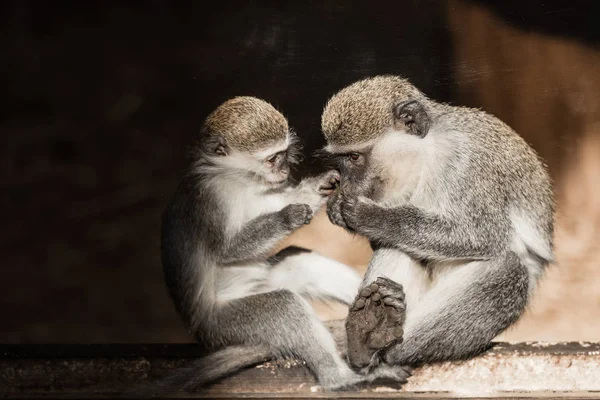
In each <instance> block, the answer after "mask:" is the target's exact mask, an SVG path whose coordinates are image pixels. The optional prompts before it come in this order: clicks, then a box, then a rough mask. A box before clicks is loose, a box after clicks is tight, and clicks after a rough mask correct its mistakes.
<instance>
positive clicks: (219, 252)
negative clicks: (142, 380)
mask: <svg viewBox="0 0 600 400" xmlns="http://www.w3.org/2000/svg"><path fill="white" fill-rule="evenodd" d="M298 155H299V147H298V140H297V137H296V136H295V134H293V133H292V132H291V131H290V129H289V128H288V123H287V120H286V119H285V117H284V116H283V115H282V114H281V113H279V112H278V111H277V110H276V109H275V108H274V107H273V106H271V105H270V104H268V103H266V102H265V101H263V100H260V99H257V98H253V97H236V98H234V99H231V100H229V101H227V102H225V103H223V104H222V105H221V106H219V107H218V108H217V109H216V110H215V111H213V112H212V113H211V114H210V115H209V116H208V117H207V119H206V121H205V123H204V125H203V128H202V131H201V138H200V141H199V143H198V145H197V146H196V149H195V151H194V153H193V162H192V164H191V166H190V168H189V170H188V171H187V173H186V174H185V176H184V178H183V180H182V181H181V183H180V185H179V187H178V188H177V191H176V193H175V196H174V198H173V199H172V201H171V202H170V204H169V205H168V207H167V209H166V211H165V213H164V217H163V225H162V263H163V268H164V274H165V279H166V283H167V286H168V289H169V291H170V294H171V296H172V298H173V301H174V303H175V306H176V308H177V310H178V311H179V313H180V314H181V316H182V317H183V319H184V321H185V323H186V324H187V326H188V328H189V329H190V331H191V332H192V333H193V335H194V336H195V338H196V339H197V340H198V342H199V343H200V345H201V346H202V347H203V348H205V349H206V351H207V352H208V353H210V354H209V355H207V356H206V357H205V358H202V359H200V360H199V361H197V362H196V363H195V364H194V365H193V366H192V367H190V368H186V369H184V370H182V371H180V372H179V373H177V374H175V375H174V376H172V377H170V378H168V379H167V380H166V381H164V382H163V385H164V386H165V387H170V388H173V389H190V388H197V387H199V386H202V385H204V384H206V383H208V382H210V381H213V380H215V379H218V378H221V377H223V376H224V375H226V374H228V373H231V372H233V371H235V370H237V369H239V368H242V367H245V366H249V365H252V364H256V363H259V362H261V361H265V360H266V359H270V358H276V357H295V358H299V359H301V360H303V361H305V362H306V365H307V366H308V368H309V369H310V370H311V371H312V372H313V373H314V374H315V376H316V378H317V380H318V382H319V383H320V384H321V385H322V386H323V387H325V388H328V389H338V388H343V387H347V386H350V385H353V384H357V383H359V382H363V381H372V380H373V379H375V378H379V377H385V378H390V379H395V380H402V379H404V376H399V375H397V374H396V373H395V372H394V371H395V370H394V369H391V368H381V369H379V370H378V372H375V373H373V374H370V375H368V376H362V375H359V374H357V373H355V372H353V371H352V370H351V369H350V368H349V366H348V365H347V364H346V363H345V362H344V360H343V359H342V358H341V356H340V355H339V354H338V352H337V349H336V346H335V343H334V338H333V337H332V335H331V334H330V333H329V331H328V330H327V329H326V327H325V326H324V325H323V324H322V323H321V322H320V321H319V320H318V318H317V316H316V315H315V313H314V311H313V310H312V308H311V307H310V305H309V304H308V302H307V301H306V300H305V298H326V299H334V300H337V301H339V302H342V303H345V304H349V303H351V302H352V300H353V298H354V296H355V294H356V291H357V290H358V286H359V284H360V277H359V276H358V275H357V274H356V273H355V272H354V271H353V270H352V269H351V268H349V267H347V266H346V265H343V264H341V263H338V262H336V261H334V260H331V259H328V258H326V257H323V256H320V255H319V254H316V253H315V252H309V251H291V253H292V254H290V250H293V249H287V250H286V251H283V252H281V253H279V254H278V255H277V256H275V257H271V258H268V256H269V254H270V253H271V252H272V251H273V248H274V246H275V245H276V244H277V243H278V242H280V241H281V240H282V239H283V238H285V237H286V236H287V235H289V234H290V233H292V232H293V231H294V230H296V229H298V228H300V227H301V226H303V225H304V224H308V223H309V222H310V220H311V218H312V216H313V214H314V213H315V212H316V211H317V210H318V209H319V208H320V207H322V206H323V205H324V204H325V202H326V198H327V196H328V195H329V194H330V193H331V188H332V184H333V183H335V182H336V180H337V179H338V173H337V172H335V171H329V172H326V173H325V174H322V175H320V176H317V177H311V178H306V179H304V180H302V181H301V182H300V183H299V184H297V185H294V184H292V182H291V181H290V166H291V165H293V164H295V163H296V162H297V160H298ZM296 250H297V249H296Z"/></svg>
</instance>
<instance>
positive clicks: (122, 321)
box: [0, 0, 600, 343]
mask: <svg viewBox="0 0 600 400" xmlns="http://www.w3.org/2000/svg"><path fill="white" fill-rule="evenodd" d="M592 7H593V2H583V1H580V2H577V1H575V2H573V1H562V2H559V1H544V2H540V1H519V2H516V1H487V2H483V1H468V0H449V1H433V0H431V1H429V0H427V1H423V0H421V1H418V0H414V1H398V0H396V1H382V2H377V3H371V2H361V1H350V2H348V1H337V0H327V1H308V2H293V1H280V2H267V1H264V2H234V1H230V0H225V1H221V2H218V3H216V4H212V8H210V9H208V8H206V7H203V6H202V4H201V3H200V2H192V1H187V2H177V3H175V2H168V1H161V0H155V1H148V2H144V3H142V2H139V3H138V2H119V3H118V5H117V4H116V3H115V4H110V2H97V3H96V2H90V3H89V4H88V3H84V2H74V1H73V2H68V1H57V2H52V3H50V2H47V3H46V2H37V1H34V0H30V1H16V0H12V1H5V2H3V3H2V4H1V5H0V30H1V32H2V35H0V46H1V47H0V48H1V49H2V55H3V62H2V63H1V64H0V71H1V73H0V83H1V84H2V87H3V92H2V95H1V96H2V100H3V101H2V107H1V108H0V118H1V119H0V132H1V142H0V166H1V167H0V188H1V191H2V196H1V198H0V199H1V200H0V201H1V205H2V207H1V208H0V218H1V220H2V225H1V226H2V228H1V229H0V238H1V240H0V252H1V253H0V254H1V255H2V261H3V262H2V270H1V274H0V293H1V296H0V318H1V319H0V321H1V322H0V342H5V343H35V342H62V343H65V342H76V343H87V342H181V341H189V340H190V339H189V337H188V335H187V334H186V332H185V330H184V329H183V328H182V324H181V323H180V321H179V318H178V316H177V315H176V313H175V311H174V308H173V307H172V305H171V302H170V299H169V297H168V296H167V292H166V290H165V288H164V284H163V281H162V270H161V267H160V259H159V224H160V214H161V212H162V210H163V208H164V206H165V204H166V202H167V199H168V197H169V196H170V195H171V193H172V192H173V190H174V187H175V185H176V184H177V181H178V179H179V176H180V174H181V172H182V169H183V167H184V166H185V160H184V158H183V155H184V152H185V148H186V146H188V145H189V144H191V143H192V141H193V140H194V136H195V134H196V132H197V131H198V128H199V126H200V124H201V123H202V120H203V118H204V117H205V116H206V115H207V113H209V112H210V111H211V110H212V109H213V108H214V107H216V106H217V105H218V104H220V103H221V102H222V101H224V100H226V99H227V98H229V97H232V96H234V95H255V96H259V97H263V98H265V99H266V100H268V101H270V102H272V103H273V104H275V105H276V106H277V107H279V108H280V109H281V110H283V111H284V113H285V114H286V115H287V116H288V118H289V120H290V123H291V125H292V126H293V127H294V128H295V129H296V130H297V131H298V132H299V134H300V136H301V137H302V138H303V141H304V142H305V145H306V152H307V154H309V153H310V152H311V151H312V150H314V149H316V148H318V147H320V146H321V145H322V144H323V141H322V138H321V135H320V132H319V115H320V111H321V108H322V107H323V105H324V103H325V101H326V100H327V98H328V96H330V95H331V94H332V93H333V92H335V91H336V90H338V89H340V88H341V87H343V86H345V85H347V84H349V83H351V82H353V81H355V80H357V79H360V78H363V77H365V76H369V75H374V74H380V73H393V74H400V75H403V76H405V77H407V78H409V79H410V80H412V81H413V82H414V83H415V84H416V85H417V86H419V87H420V88H421V89H422V90H423V91H424V92H425V93H427V94H428V95H430V96H431V97H433V98H435V99H438V100H440V101H450V102H453V103H456V104H465V105H469V106H475V107H480V108H483V109H485V110H487V111H489V112H491V113H493V114H495V115H497V116H498V117H500V118H501V119H503V120H504V121H506V122H507V123H509V124H510V125H511V126H512V127H514V128H515V129H516V130H517V131H518V132H519V133H520V134H521V135H523V136H524V137H525V138H526V140H527V141H528V142H530V143H531V144H532V145H533V146H534V147H535V148H536V149H537V150H538V152H539V153H540V154H541V155H542V156H543V157H544V158H545V160H546V161H547V163H548V165H549V168H550V171H551V173H552V176H553V179H554V181H555V186H556V195H557V202H558V215H557V234H556V244H557V255H558V264H557V265H556V266H555V267H553V268H552V269H551V270H550V272H549V273H548V275H547V278H546V279H545V280H544V283H543V284H542V286H541V288H540V290H539V293H538V295H537V297H536V299H535V302H534V304H533V305H532V307H531V309H530V310H529V311H528V313H527V315H526V316H525V317H524V318H523V319H522V320H521V322H520V323H519V324H518V325H517V326H516V327H514V328H512V329H511V330H510V331H509V332H507V333H505V334H504V335H503V338H504V339H509V340H600V285H597V283H596V280H597V277H600V268H598V267H599V264H600V245H599V244H598V243H599V241H598V239H597V238H598V237H599V236H600V189H597V188H596V184H597V182H598V180H599V178H598V173H599V172H600V99H599V97H598V93H600V49H599V47H598V39H599V38H600V28H599V27H598V25H597V24H593V23H592V20H591V18H592V17H593V11H592ZM318 167H319V166H318V164H316V163H311V162H310V160H309V162H308V163H307V164H306V165H305V167H304V168H303V169H302V170H301V171H299V174H303V173H306V172H307V171H308V170H312V169H318ZM288 242H294V243H298V244H302V245H305V246H307V247H311V248H314V249H317V250H319V251H321V252H322V253H324V254H328V255H330V256H332V257H335V258H337V259H339V260H341V261H344V262H347V263H349V264H351V265H353V266H354V267H355V268H357V269H358V270H359V271H363V270H364V268H365V266H366V263H367V262H368V259H369V256H370V249H369V246H368V244H367V243H365V242H364V241H363V240H362V239H360V238H357V237H351V236H349V235H347V234H346V233H344V232H343V231H342V230H340V229H338V228H336V227H333V226H332V225H331V224H330V223H329V222H328V221H327V219H326V218H323V216H322V215H321V216H320V218H317V219H316V220H315V221H314V222H313V223H312V224H311V225H310V226H307V227H306V228H303V230H301V231H300V232H298V233H297V234H295V235H294V236H293V237H291V238H290V239H289V241H288ZM317 306H318V309H319V312H320V314H321V315H322V316H323V318H333V317H339V316H343V315H344V307H339V306H335V305H322V304H320V305H317Z"/></svg>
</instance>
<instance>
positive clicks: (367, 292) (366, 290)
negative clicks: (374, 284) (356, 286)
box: [360, 287, 373, 297]
mask: <svg viewBox="0 0 600 400" xmlns="http://www.w3.org/2000/svg"><path fill="white" fill-rule="evenodd" d="M372 293H373V292H372V291H371V288H370V287H366V288H364V289H363V290H361V291H360V295H361V296H362V297H369V296H371V294H372Z"/></svg>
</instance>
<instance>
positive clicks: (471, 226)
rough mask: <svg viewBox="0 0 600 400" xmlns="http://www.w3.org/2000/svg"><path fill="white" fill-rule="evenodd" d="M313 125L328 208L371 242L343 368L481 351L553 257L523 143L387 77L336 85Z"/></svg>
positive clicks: (543, 204)
mask: <svg viewBox="0 0 600 400" xmlns="http://www.w3.org/2000/svg"><path fill="white" fill-rule="evenodd" d="M322 130H323V133H324V135H325V138H326V140H327V146H326V148H325V149H324V150H325V151H326V153H327V154H328V157H329V158H331V159H332V160H333V161H335V163H336V164H337V168H339V170H340V171H341V185H340V190H339V191H336V193H334V194H333V195H332V196H331V197H330V199H329V201H328V215H329V218H330V220H331V221H332V222H333V223H335V224H337V225H340V226H342V227H345V228H347V229H349V230H352V231H354V232H356V233H358V234H360V235H363V236H365V237H366V238H368V239H369V240H370V242H371V244H372V247H373V249H374V255H373V258H372V259H371V261H370V264H369V267H368V270H367V272H366V275H365V277H364V281H363V284H362V290H361V293H360V294H359V295H358V296H357V298H356V300H355V302H354V304H353V305H352V306H351V308H350V314H349V317H348V319H347V322H346V329H347V334H348V356H349V361H350V363H351V365H353V366H354V367H361V368H362V367H366V368H367V369H368V368H370V367H372V366H373V365H377V364H378V363H379V362H380V361H384V362H386V363H390V364H396V365H410V366H414V365H419V364H421V363H429V362H435V361H444V360H456V359H463V358H467V357H470V356H474V355H476V354H478V353H480V352H481V351H483V350H485V349H486V348H487V346H488V345H489V343H490V342H491V340H492V339H493V338H494V337H495V336H496V335H498V334H499V333H501V332H502V331H503V330H505V329H506V328H507V327H509V326H510V325H511V324H513V323H514V322H515V321H516V320H517V319H518V318H519V317H520V316H521V314H522V313H523V311H524V310H525V308H526V306H527V304H528V302H529V299H530V297H531V294H532V291H533V290H534V288H535V286H536V283H537V281H538V279H539V277H540V276H541V275H542V273H543V272H544V270H545V268H546V267H547V265H548V264H549V263H551V262H552V261H553V259H554V255H553V213H554V205H553V204H554V203H553V194H552V188H551V183H550V179H549V177H548V174H547V171H546V167H545V166H544V165H543V163H542V162H541V161H540V159H539V158H538V156H537V155H536V153H535V152H534V151H533V150H532V149H531V148H530V146H529V145H528V144H527V143H526V142H525V141H524V140H523V139H522V138H521V137H520V136H519V135H518V134H517V133H515V132H514V131H513V130H512V129H511V128H510V127H509V126H507V125H506V124H504V123H503V122H501V121H500V120H499V119H497V118H495V117H494V116H492V115H490V114H487V113H485V112H483V111H480V110H477V109H472V108H465V107H455V106H451V105H448V104H440V103H437V102H435V101H433V100H430V99H428V98H427V97H426V96H425V95H424V94H423V93H421V92H420V91H419V90H418V89H417V88H415V87H414V86H413V85H412V84H410V83H409V82H408V81H407V80H405V79H402V78H400V77H396V76H377V77H373V78H368V79H365V80H362V81H359V82H356V83H354V84H352V85H350V86H348V87H346V88H344V89H342V90H341V91H340V92H338V93H337V94H336V95H334V96H333V97H332V98H331V99H330V100H329V102H328V103H327V105H326V106H325V109H324V111H323V114H322ZM402 328H403V329H402ZM402 333H404V334H403V335H402ZM401 336H403V338H399V337H401Z"/></svg>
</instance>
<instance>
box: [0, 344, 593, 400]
mask: <svg viewBox="0 0 600 400" xmlns="http://www.w3.org/2000/svg"><path fill="white" fill-rule="evenodd" d="M198 355H199V351H198V347H197V346H195V345H193V344H175V345H165V344H149V345H133V344H132V345H128V344H106V345H104V344H93V345H0V397H5V398H22V397H28V398H32V397H39V398H82V397H86V398H107V397H110V398H115V397H128V395H127V394H123V393H126V392H127V391H130V390H132V389H134V388H135V387H137V386H138V385H140V384H143V383H144V382H148V380H149V379H150V380H155V379H157V378H158V377H161V376H164V375H166V374H168V373H169V371H170V370H172V369H174V368H177V367H180V366H183V365H185V364H186V363H187V362H188V361H190V360H191V359H193V358H194V357H196V356H198ZM177 397H195V398H274V397H289V398H296V399H298V398H326V397H335V398H360V399H364V398H392V397H393V398H399V397H402V398H419V399H422V398H490V397H492V398H493V397H495V398H511V399H514V398H532V397H533V398H537V397H544V398H593V397H600V344H599V343H576V342H571V343H537V342H533V343H495V344H494V346H493V347H492V348H491V349H490V350H488V351H487V352H486V353H485V354H483V355H481V356H479V357H476V358H474V359H471V360H468V361H462V362H454V363H441V364H436V365H430V366H426V367H423V368H420V369H418V370H416V371H415V373H414V375H413V377H411V379H410V380H409V383H408V384H406V385H405V386H404V387H403V388H402V389H400V390H393V389H390V388H385V387H373V388H370V389H368V390H361V391H356V392H342V393H326V392H322V391H320V390H319V388H318V386H316V384H315V381H314V379H313V378H312V376H311V375H310V374H309V373H308V371H307V370H306V368H304V367H303V365H302V364H301V363H299V362H295V361H277V362H267V363H265V364H262V365H259V366H256V367H254V368H249V369H247V370H244V371H242V372H240V373H238V374H236V375H233V376H231V377H229V378H227V379H224V380H223V381H221V382H219V383H217V384H215V385H213V386H211V387H210V388H207V389H206V390H204V391H202V392H199V393H181V394H178V395H177Z"/></svg>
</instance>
